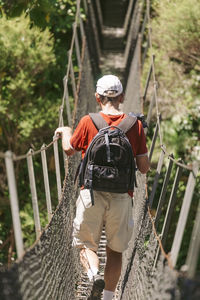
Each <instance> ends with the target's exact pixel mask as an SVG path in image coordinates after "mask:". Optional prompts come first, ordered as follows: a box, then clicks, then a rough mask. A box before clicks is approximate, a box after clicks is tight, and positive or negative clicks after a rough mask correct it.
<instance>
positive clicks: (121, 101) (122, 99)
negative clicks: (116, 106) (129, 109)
mask: <svg viewBox="0 0 200 300" xmlns="http://www.w3.org/2000/svg"><path fill="white" fill-rule="evenodd" d="M123 102H124V93H122V94H121V95H120V98H119V103H123Z"/></svg>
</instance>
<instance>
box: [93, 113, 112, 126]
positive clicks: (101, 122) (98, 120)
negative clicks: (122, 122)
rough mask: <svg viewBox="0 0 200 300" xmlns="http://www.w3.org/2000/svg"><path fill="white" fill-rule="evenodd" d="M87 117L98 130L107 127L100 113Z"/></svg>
mask: <svg viewBox="0 0 200 300" xmlns="http://www.w3.org/2000/svg"><path fill="white" fill-rule="evenodd" d="M89 116H90V118H91V119H92V122H93V123H94V125H95V126H96V128H97V129H98V130H100V129H102V128H104V127H107V126H108V123H107V122H106V121H105V120H104V118H103V117H102V116H101V115H100V113H90V114H89Z"/></svg>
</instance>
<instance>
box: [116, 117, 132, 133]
mask: <svg viewBox="0 0 200 300" xmlns="http://www.w3.org/2000/svg"><path fill="white" fill-rule="evenodd" d="M136 121H137V117H136V116H130V115H127V116H126V118H125V119H123V120H122V121H121V122H120V123H119V124H118V125H117V127H118V128H120V129H121V130H123V131H124V133H126V132H127V131H129V129H131V127H133V125H134V124H135V123H136Z"/></svg>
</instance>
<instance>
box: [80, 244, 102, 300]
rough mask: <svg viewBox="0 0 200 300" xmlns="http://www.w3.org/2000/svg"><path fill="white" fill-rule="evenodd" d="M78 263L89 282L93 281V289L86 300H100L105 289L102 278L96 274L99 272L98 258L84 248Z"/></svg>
mask: <svg viewBox="0 0 200 300" xmlns="http://www.w3.org/2000/svg"><path fill="white" fill-rule="evenodd" d="M80 261H81V263H82V265H83V267H84V269H85V271H86V272H87V275H88V277H89V279H90V280H93V287H92V290H91V294H90V296H89V297H88V298H87V299H88V300H100V299H101V295H102V291H103V289H104V287H105V282H104V280H103V278H102V277H101V276H100V274H99V273H98V271H99V258H98V256H97V254H96V252H94V251H92V250H90V249H88V248H85V249H81V251H80Z"/></svg>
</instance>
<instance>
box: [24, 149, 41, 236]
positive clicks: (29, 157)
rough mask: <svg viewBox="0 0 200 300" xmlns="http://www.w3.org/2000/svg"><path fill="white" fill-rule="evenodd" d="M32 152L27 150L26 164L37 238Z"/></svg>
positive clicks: (38, 230)
mask: <svg viewBox="0 0 200 300" xmlns="http://www.w3.org/2000/svg"><path fill="white" fill-rule="evenodd" d="M32 152H33V150H32V149H30V150H29V151H28V156H27V164H28V175H29V182H30V189H31V198H32V205H33V215H34V222H35V232H36V238H37V239H38V238H39V236H40V234H41V226H40V216H39V209H38V199H37V190H36V184H35V174H34V168H33V158H32Z"/></svg>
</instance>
